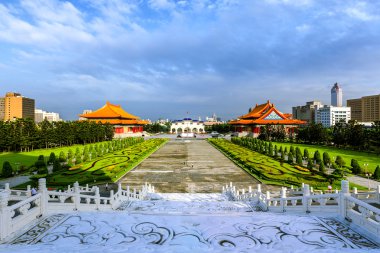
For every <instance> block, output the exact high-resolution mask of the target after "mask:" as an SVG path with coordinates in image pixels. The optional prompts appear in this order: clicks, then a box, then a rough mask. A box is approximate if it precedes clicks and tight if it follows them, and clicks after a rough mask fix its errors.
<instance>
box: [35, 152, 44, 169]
mask: <svg viewBox="0 0 380 253" xmlns="http://www.w3.org/2000/svg"><path fill="white" fill-rule="evenodd" d="M34 166H36V168H37V169H41V168H46V163H45V157H44V156H43V155H40V156H39V157H38V159H37V161H36V162H35V163H34Z"/></svg>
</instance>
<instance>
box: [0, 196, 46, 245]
mask: <svg viewBox="0 0 380 253" xmlns="http://www.w3.org/2000/svg"><path fill="white" fill-rule="evenodd" d="M41 198H42V194H41V193H38V194H37V195H35V196H32V197H29V198H28V199H25V200H22V201H20V202H17V203H16V204H14V205H11V206H8V201H9V193H8V192H5V191H3V192H1V193H0V240H3V239H5V238H6V237H7V236H8V235H10V234H12V233H14V232H16V231H17V230H19V229H21V228H23V227H24V226H25V225H26V224H29V223H30V222H32V221H33V220H35V219H36V218H37V217H39V216H41V215H42V214H43V210H42V200H41Z"/></svg>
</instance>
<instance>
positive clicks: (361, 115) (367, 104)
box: [347, 94, 380, 122]
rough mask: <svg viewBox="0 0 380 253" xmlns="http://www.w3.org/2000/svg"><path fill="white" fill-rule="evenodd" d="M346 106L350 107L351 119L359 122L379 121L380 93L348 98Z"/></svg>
mask: <svg viewBox="0 0 380 253" xmlns="http://www.w3.org/2000/svg"><path fill="white" fill-rule="evenodd" d="M347 106H350V107H351V111H352V119H353V120H357V121H359V122H374V121H380V94H379V95H373V96H365V97H361V98H356V99H348V100H347Z"/></svg>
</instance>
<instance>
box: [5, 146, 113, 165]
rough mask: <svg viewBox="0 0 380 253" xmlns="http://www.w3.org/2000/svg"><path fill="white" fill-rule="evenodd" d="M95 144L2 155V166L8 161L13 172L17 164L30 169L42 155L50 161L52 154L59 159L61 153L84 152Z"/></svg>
mask: <svg viewBox="0 0 380 253" xmlns="http://www.w3.org/2000/svg"><path fill="white" fill-rule="evenodd" d="M104 143H107V142H98V143H94V144H104ZM94 144H87V145H73V146H70V147H62V148H49V149H36V150H33V151H30V152H10V153H0V166H2V165H3V162H4V161H8V162H10V163H11V165H12V167H13V170H15V169H16V167H17V165H16V163H20V164H19V166H22V165H24V166H27V167H29V166H31V165H33V164H34V163H35V162H36V161H37V158H38V156H40V155H43V156H45V158H46V159H48V158H49V155H50V153H51V152H54V153H55V155H56V156H57V157H58V155H59V153H60V152H61V151H63V152H64V153H65V154H67V152H68V151H69V150H70V149H71V150H72V151H73V152H74V153H75V150H76V148H79V149H80V150H83V149H84V147H85V146H91V145H94Z"/></svg>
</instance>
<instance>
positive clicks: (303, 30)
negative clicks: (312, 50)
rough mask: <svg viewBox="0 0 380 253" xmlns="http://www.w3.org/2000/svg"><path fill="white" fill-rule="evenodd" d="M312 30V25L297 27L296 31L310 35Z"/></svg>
mask: <svg viewBox="0 0 380 253" xmlns="http://www.w3.org/2000/svg"><path fill="white" fill-rule="evenodd" d="M310 29H311V27H310V25H307V24H303V25H299V26H296V30H297V31H298V32H300V33H308V32H309V31H310Z"/></svg>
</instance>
